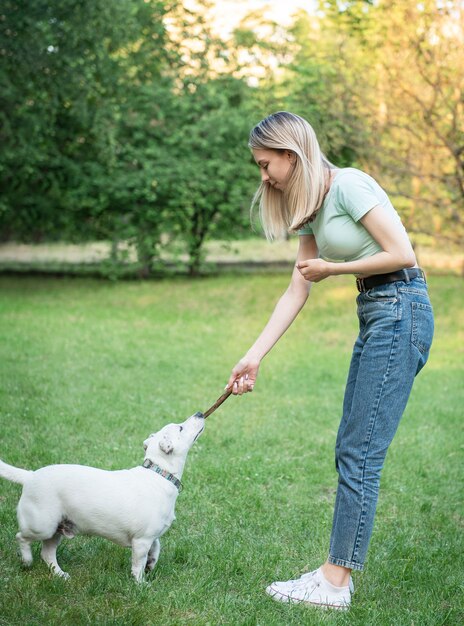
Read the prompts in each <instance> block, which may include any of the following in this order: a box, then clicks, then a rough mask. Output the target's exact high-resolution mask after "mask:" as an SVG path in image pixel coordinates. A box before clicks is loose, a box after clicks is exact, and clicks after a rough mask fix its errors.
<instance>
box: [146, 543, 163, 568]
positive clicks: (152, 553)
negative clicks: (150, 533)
mask: <svg viewBox="0 0 464 626" xmlns="http://www.w3.org/2000/svg"><path fill="white" fill-rule="evenodd" d="M160 550H161V544H160V540H159V539H155V541H154V542H153V543H152V544H151V548H150V550H149V552H148V559H147V565H146V567H145V571H146V572H151V570H152V569H153V568H154V567H155V565H156V563H157V561H158V557H159V553H160Z"/></svg>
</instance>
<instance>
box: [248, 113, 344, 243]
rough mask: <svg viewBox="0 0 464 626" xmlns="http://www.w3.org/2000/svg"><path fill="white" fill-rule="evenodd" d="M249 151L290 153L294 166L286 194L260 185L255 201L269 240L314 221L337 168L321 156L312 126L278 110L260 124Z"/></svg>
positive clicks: (293, 115) (254, 129) (251, 137)
mask: <svg viewBox="0 0 464 626" xmlns="http://www.w3.org/2000/svg"><path fill="white" fill-rule="evenodd" d="M248 146H249V148H251V149H252V150H253V149H258V150H277V151H283V150H289V151H291V152H293V153H294V154H295V157H296V159H295V164H294V166H293V167H292V170H291V172H290V175H289V179H288V181H287V183H286V187H285V191H280V190H278V189H274V188H273V187H272V186H271V185H269V184H266V183H263V182H262V183H261V185H260V186H259V187H258V189H257V191H256V193H255V195H254V198H253V202H252V205H251V206H252V210H253V207H254V206H255V204H256V203H257V202H258V201H259V218H260V221H261V224H262V225H263V229H264V233H265V235H266V237H267V239H269V240H272V239H274V238H275V237H280V236H282V235H283V234H284V233H285V232H286V231H288V232H293V233H294V232H297V231H298V230H299V229H300V228H302V227H303V226H304V225H305V224H306V223H308V222H310V221H312V218H314V216H315V212H316V211H317V210H318V209H319V208H320V206H321V204H322V202H323V200H324V196H325V194H326V192H327V182H328V176H327V174H328V171H329V170H330V169H331V168H333V167H334V166H333V165H332V163H330V161H329V160H328V159H327V158H326V157H325V156H324V154H323V153H322V151H321V149H320V146H319V142H318V140H317V137H316V133H315V132H314V130H313V128H312V126H311V125H310V124H309V122H307V121H306V120H305V119H303V118H302V117H300V116H299V115H295V114H294V113H288V112H287V111H279V112H278V113H273V114H272V115H269V117H266V118H265V119H264V120H262V121H261V122H259V124H257V125H256V126H255V127H254V128H253V129H252V130H251V132H250V139H249V141H248Z"/></svg>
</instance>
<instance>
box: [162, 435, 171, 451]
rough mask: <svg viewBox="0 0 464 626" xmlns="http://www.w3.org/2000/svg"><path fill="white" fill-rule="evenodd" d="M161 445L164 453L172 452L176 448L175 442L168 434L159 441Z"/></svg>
mask: <svg viewBox="0 0 464 626" xmlns="http://www.w3.org/2000/svg"><path fill="white" fill-rule="evenodd" d="M159 447H160V450H161V451H162V452H164V454H171V452H172V451H173V450H174V444H173V443H172V441H171V440H170V439H169V437H167V436H166V435H165V436H164V437H163V438H162V439H161V441H160V442H159Z"/></svg>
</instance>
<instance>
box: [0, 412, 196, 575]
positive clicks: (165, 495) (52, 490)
mask: <svg viewBox="0 0 464 626" xmlns="http://www.w3.org/2000/svg"><path fill="white" fill-rule="evenodd" d="M204 424H205V420H204V418H203V415H202V414H201V413H196V414H195V415H192V416H191V417H189V418H188V419H187V420H186V421H185V422H183V423H182V424H169V425H168V426H165V427H164V428H163V429H162V430H160V431H159V432H158V433H155V434H153V435H150V437H149V438H148V439H147V440H146V441H144V449H145V460H144V463H143V465H140V466H138V467H133V468H132V469H128V470H118V471H113V472H110V471H105V470H101V469H96V468H94V467H86V466H83V465H49V466H47V467H43V468H41V469H38V470H36V471H35V472H33V471H27V470H24V469H19V468H17V467H13V466H11V465H7V464H6V463H3V462H2V461H0V476H2V477H3V478H6V479H7V480H10V481H12V482H15V483H19V484H21V485H23V493H22V496H21V499H20V501H19V504H18V510H17V514H18V523H19V528H20V531H19V533H18V534H17V535H16V538H17V540H18V542H19V547H20V550H21V556H22V559H23V561H24V563H25V564H26V565H31V564H32V551H31V542H32V541H42V542H43V544H42V551H41V556H42V559H43V560H44V561H45V562H46V563H47V564H48V566H49V567H50V569H51V570H52V571H53V572H54V573H55V574H57V575H58V576H62V577H63V578H69V574H67V573H66V572H63V570H62V569H61V568H60V566H59V565H58V562H57V560H56V548H57V546H58V545H59V543H60V541H61V539H62V538H63V536H65V537H69V538H72V537H74V536H75V535H77V534H85V535H98V536H100V537H105V538H106V539H110V540H111V541H114V542H115V543H118V544H120V545H122V546H130V547H131V548H132V574H133V575H134V576H135V578H136V580H137V581H139V582H140V581H141V580H142V578H143V574H144V571H145V569H146V570H152V569H153V568H154V566H155V564H156V562H157V560H158V556H159V552H160V542H159V538H160V537H161V535H163V534H164V533H165V532H166V531H167V530H168V528H169V527H170V526H171V524H172V522H173V521H174V520H175V515H174V507H175V504H176V499H177V495H178V493H179V489H180V487H181V483H180V478H181V476H182V472H183V469H184V465H185V461H186V458H187V454H188V451H189V449H190V448H191V446H192V444H193V443H194V441H195V440H196V439H197V438H198V437H199V436H200V434H201V433H202V431H203V428H204Z"/></svg>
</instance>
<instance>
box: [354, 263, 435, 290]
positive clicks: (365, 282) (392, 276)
mask: <svg viewBox="0 0 464 626" xmlns="http://www.w3.org/2000/svg"><path fill="white" fill-rule="evenodd" d="M413 278H423V279H424V280H425V273H424V271H423V270H421V269H420V267H411V268H406V269H402V270H397V271H396V272H389V273H388V274H375V275H374V276H367V277H366V278H357V279H356V287H357V288H358V291H359V292H361V293H362V292H364V291H367V290H368V289H372V287H378V286H379V285H386V284H388V283H394V282H396V281H398V280H403V281H404V282H406V283H409V282H410V281H411V280H412V279H413Z"/></svg>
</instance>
